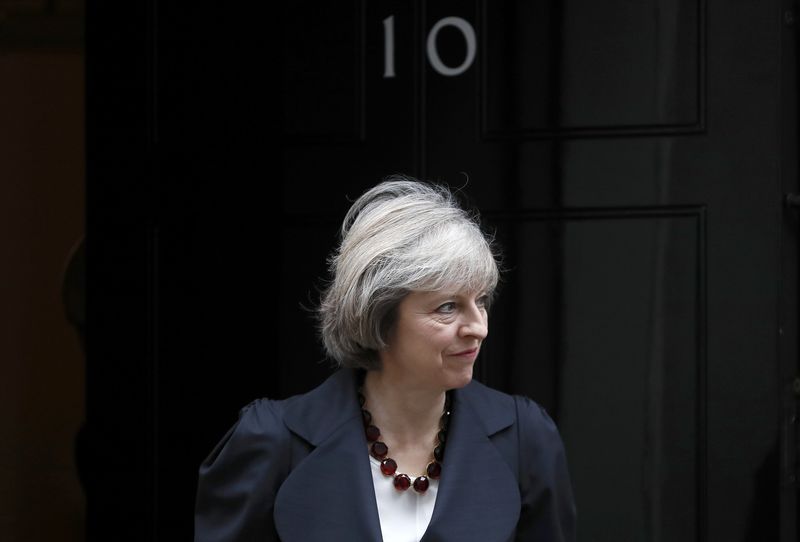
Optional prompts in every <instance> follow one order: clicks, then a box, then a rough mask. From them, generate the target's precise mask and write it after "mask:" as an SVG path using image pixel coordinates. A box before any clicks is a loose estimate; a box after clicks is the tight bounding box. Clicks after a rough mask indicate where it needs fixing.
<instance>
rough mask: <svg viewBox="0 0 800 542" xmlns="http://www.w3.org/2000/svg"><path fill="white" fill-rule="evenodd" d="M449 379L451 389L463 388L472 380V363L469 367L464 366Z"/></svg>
mask: <svg viewBox="0 0 800 542" xmlns="http://www.w3.org/2000/svg"><path fill="white" fill-rule="evenodd" d="M449 381H450V382H449V384H450V386H449V389H451V390H456V389H458V388H463V387H464V386H466V385H467V384H469V383H470V382H472V365H470V366H469V367H464V368H463V369H461V370H459V371H458V372H457V373H455V374H453V375H451V377H450V378H449Z"/></svg>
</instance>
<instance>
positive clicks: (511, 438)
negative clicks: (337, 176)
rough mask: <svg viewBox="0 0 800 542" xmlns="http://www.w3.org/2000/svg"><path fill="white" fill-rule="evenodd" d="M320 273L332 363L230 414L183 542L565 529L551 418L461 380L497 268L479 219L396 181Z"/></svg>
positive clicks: (420, 187)
mask: <svg viewBox="0 0 800 542" xmlns="http://www.w3.org/2000/svg"><path fill="white" fill-rule="evenodd" d="M331 275H332V280H331V282H330V284H329V285H328V287H327V289H326V290H325V292H324V294H323V297H322V302H321V304H320V307H319V318H320V329H321V335H322V340H323V343H324V345H325V349H326V351H327V353H328V354H329V356H330V357H331V358H332V359H334V360H336V361H337V362H338V364H339V366H340V370H339V371H337V372H336V373H335V374H334V375H333V376H331V377H330V378H329V379H328V380H327V381H325V382H324V383H323V384H322V385H320V386H319V387H317V388H316V389H314V390H312V391H311V392H309V393H307V394H304V395H300V396H295V397H291V398H289V399H286V400H284V401H271V400H266V399H262V400H259V401H255V402H253V403H251V404H250V405H248V406H247V407H245V408H244V409H242V412H241V414H240V417H239V421H238V422H237V424H236V425H235V426H234V427H233V428H232V429H231V430H230V431H229V433H228V434H227V435H226V436H225V438H224V439H223V440H222V442H221V443H220V444H219V445H218V446H217V447H216V448H215V449H214V451H213V452H212V453H211V455H210V456H209V457H208V459H206V461H205V462H204V463H203V465H202V466H201V468H200V478H199V485H198V494H197V508H196V522H195V533H196V534H195V540H196V542H206V541H209V542H210V541H223V540H224V541H237V542H238V541H264V540H283V541H284V542H292V541H303V542H310V541H317V540H325V541H351V540H353V541H362V540H363V541H373V540H381V539H382V540H383V541H384V542H394V541H398V542H400V541H402V542H406V541H419V540H423V541H426V542H428V541H429V542H433V541H445V540H447V541H459V542H462V541H472V540H474V541H480V542H491V541H506V540H525V541H542V542H550V541H560V540H573V539H574V530H575V529H574V522H575V511H574V504H573V500H572V492H571V488H570V482H569V476H568V473H567V466H566V462H565V457H564V451H563V446H562V444H561V439H560V437H559V435H558V431H557V429H556V427H555V425H554V424H553V422H552V420H550V418H549V417H548V416H547V414H546V413H545V412H544V410H542V409H541V408H540V407H539V406H538V405H536V404H535V403H534V402H533V401H531V400H529V399H526V398H523V397H519V396H510V395H506V394H504V393H501V392H498V391H495V390H492V389H489V388H487V387H485V386H483V385H481V384H479V383H477V382H474V381H472V368H473V364H474V362H475V359H476V357H477V356H478V352H479V351H480V348H481V344H482V342H483V340H484V339H485V338H486V336H487V333H488V315H487V311H488V308H489V305H490V302H491V299H492V295H493V293H494V289H495V286H496V285H497V280H498V267H497V263H496V260H495V256H494V254H493V251H492V247H491V243H490V241H489V240H487V238H486V236H485V235H484V234H483V233H482V232H481V230H480V227H479V225H478V222H477V218H475V217H472V216H470V215H469V214H467V213H466V212H465V211H464V210H462V209H461V208H460V207H459V206H458V204H457V203H456V201H455V198H454V196H453V195H452V193H450V192H449V191H448V190H447V189H446V188H444V187H441V186H435V185H431V184H427V183H422V182H419V181H416V180H414V179H410V178H405V177H391V178H389V179H387V180H386V181H384V182H382V183H381V184H379V185H377V186H375V187H374V188H372V189H370V190H368V191H367V192H366V193H364V194H363V195H362V196H361V197H360V198H359V199H358V200H356V201H355V203H353V205H352V207H351V208H350V210H349V212H348V213H347V215H346V217H345V219H344V224H343V227H342V238H341V244H340V246H339V247H338V249H337V251H336V252H335V253H334V255H333V256H332V258H331Z"/></svg>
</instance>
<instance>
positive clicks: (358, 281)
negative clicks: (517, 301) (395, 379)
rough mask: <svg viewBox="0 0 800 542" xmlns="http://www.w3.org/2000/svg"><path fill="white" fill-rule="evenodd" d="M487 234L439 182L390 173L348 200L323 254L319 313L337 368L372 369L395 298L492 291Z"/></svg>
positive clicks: (494, 270) (494, 271)
mask: <svg viewBox="0 0 800 542" xmlns="http://www.w3.org/2000/svg"><path fill="white" fill-rule="evenodd" d="M493 245H494V243H493V238H492V237H491V236H489V235H487V234H485V233H484V232H483V231H482V230H481V227H480V222H479V219H478V215H477V213H476V212H473V213H468V212H467V211H465V210H464V209H463V208H462V207H461V206H460V205H459V203H458V202H457V201H456V198H455V196H454V194H453V193H452V192H451V191H450V189H448V188H447V187H445V186H442V185H438V184H432V183H426V182H422V181H418V180H417V179H414V178H411V177H406V176H400V175H393V176H390V177H387V178H386V179H384V180H383V182H381V183H380V184H378V185H376V186H374V187H373V188H371V189H369V190H367V191H366V192H365V193H364V194H362V195H361V196H360V197H359V198H358V199H357V200H356V201H355V202H354V203H353V205H352V206H351V207H350V210H349V211H348V212H347V215H346V216H345V218H344V222H343V223H342V229H341V242H340V244H339V246H338V247H337V249H336V250H335V251H334V252H333V254H332V255H331V257H330V259H329V262H328V263H329V271H330V275H331V281H330V283H329V284H328V285H327V288H326V289H325V290H324V291H323V292H322V299H321V302H320V305H319V308H318V318H319V325H320V333H321V335H322V342H323V344H324V346H325V351H326V353H327V355H328V356H329V357H330V358H332V359H334V360H335V361H336V362H338V364H339V366H342V367H354V368H362V369H379V368H380V363H381V362H380V356H379V352H380V350H381V349H383V348H385V347H386V343H387V338H388V335H389V333H390V331H391V329H392V326H393V324H394V320H395V317H396V309H397V306H398V305H399V304H400V301H401V300H402V299H403V298H404V297H405V296H406V295H407V294H408V293H410V292H412V291H438V290H442V289H446V288H455V289H457V290H464V291H471V292H485V294H486V295H487V296H488V299H491V297H492V296H493V294H494V290H495V288H496V286H497V281H498V278H499V270H498V264H497V256H496V253H495V250H494V246H493Z"/></svg>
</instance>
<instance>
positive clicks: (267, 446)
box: [194, 399, 291, 542]
mask: <svg viewBox="0 0 800 542" xmlns="http://www.w3.org/2000/svg"><path fill="white" fill-rule="evenodd" d="M279 406H280V405H279V404H278V403H276V402H274V401H270V400H266V399H260V400H258V401H254V402H252V403H250V404H249V405H247V406H246V407H244V408H243V409H242V410H241V411H240V413H239V419H238V421H237V422H236V424H235V425H234V426H233V427H232V428H231V429H230V430H229V431H228V433H227V434H226V435H225V436H224V437H223V438H222V440H221V441H220V443H219V444H217V446H216V447H215V448H214V449H213V450H212V452H211V454H210V455H209V456H208V458H206V460H205V461H203V464H202V465H201V466H200V472H199V478H198V484H197V498H196V501H195V522H194V529H195V533H194V540H195V542H223V541H224V542H251V541H253V542H255V541H259V542H268V541H276V540H278V535H277V533H276V532H275V525H274V522H273V517H272V512H273V505H274V501H275V494H276V493H277V492H278V488H279V487H280V485H281V483H282V482H283V480H284V479H285V478H286V476H287V474H288V470H289V462H290V459H291V458H290V445H289V442H290V436H289V432H288V429H287V428H286V426H285V425H284V424H283V421H282V419H281V416H280V415H279V410H280V408H279Z"/></svg>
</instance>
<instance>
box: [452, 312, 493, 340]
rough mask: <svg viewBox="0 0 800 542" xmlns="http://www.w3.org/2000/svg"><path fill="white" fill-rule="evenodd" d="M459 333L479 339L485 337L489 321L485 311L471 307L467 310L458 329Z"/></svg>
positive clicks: (487, 332)
mask: <svg viewBox="0 0 800 542" xmlns="http://www.w3.org/2000/svg"><path fill="white" fill-rule="evenodd" d="M459 334H460V335H461V336H462V337H476V338H477V339H479V340H483V339H485V338H486V335H488V334H489V323H488V316H487V315H486V311H485V310H483V309H481V308H478V307H472V308H471V310H470V311H469V312H467V313H466V314H465V315H464V322H463V324H462V326H461V328H460V329H459Z"/></svg>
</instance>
